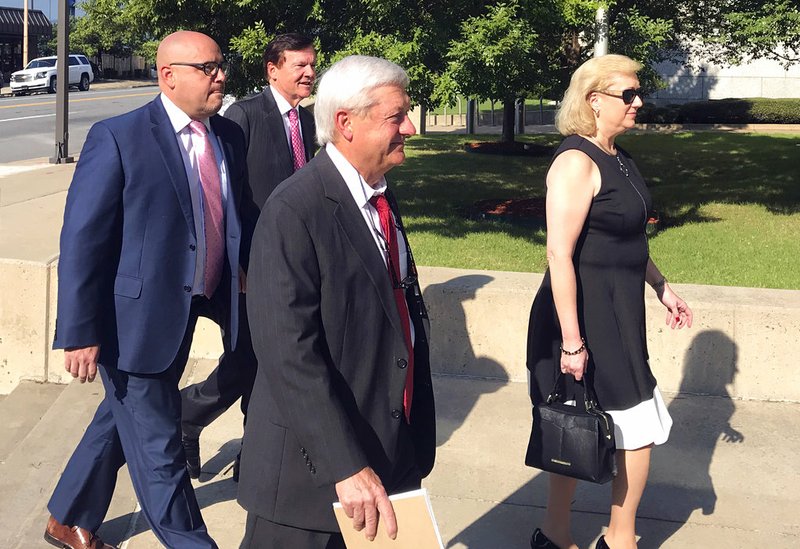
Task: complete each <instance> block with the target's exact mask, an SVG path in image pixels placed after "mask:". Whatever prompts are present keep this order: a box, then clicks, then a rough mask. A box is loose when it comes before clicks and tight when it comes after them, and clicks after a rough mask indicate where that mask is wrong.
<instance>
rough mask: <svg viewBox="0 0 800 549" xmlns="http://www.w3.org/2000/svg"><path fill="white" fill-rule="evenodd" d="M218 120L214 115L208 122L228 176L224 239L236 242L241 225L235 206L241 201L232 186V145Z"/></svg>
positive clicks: (233, 154) (237, 189) (234, 157)
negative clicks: (232, 239) (220, 150)
mask: <svg viewBox="0 0 800 549" xmlns="http://www.w3.org/2000/svg"><path fill="white" fill-rule="evenodd" d="M218 118H219V117H218V115H214V116H212V117H211V119H210V122H211V127H212V128H213V129H214V134H215V135H216V137H217V142H218V143H219V145H220V149H222V154H223V155H224V156H225V169H226V172H227V174H228V177H227V184H228V200H227V207H226V208H225V235H226V238H235V239H236V240H237V241H238V238H239V236H238V235H239V228H240V226H241V224H240V221H239V214H238V211H237V205H238V204H239V202H240V200H241V197H240V194H241V189H240V188H239V187H238V186H237V185H234V184H233V177H234V173H233V168H234V167H235V165H236V164H235V163H236V155H235V152H234V150H233V144H232V143H231V141H230V140H229V139H228V138H227V137H228V136H227V135H226V133H225V131H224V129H223V128H222V127H221V125H220V124H219V123H218V122H217V119H218Z"/></svg>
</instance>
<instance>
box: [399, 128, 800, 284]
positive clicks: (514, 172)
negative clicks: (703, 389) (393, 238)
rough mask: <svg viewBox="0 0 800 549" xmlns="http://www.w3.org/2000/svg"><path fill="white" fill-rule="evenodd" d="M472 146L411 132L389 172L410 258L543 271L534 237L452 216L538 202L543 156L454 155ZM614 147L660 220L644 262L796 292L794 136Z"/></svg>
mask: <svg viewBox="0 0 800 549" xmlns="http://www.w3.org/2000/svg"><path fill="white" fill-rule="evenodd" d="M475 139H476V137H475V136H464V135H436V136H416V137H414V138H412V139H411V140H409V142H408V144H407V147H406V151H407V155H408V158H407V160H406V163H405V164H404V165H403V166H401V167H399V168H396V169H395V170H393V171H392V172H391V174H390V175H389V178H390V180H391V184H392V185H393V187H394V188H395V189H396V194H397V196H398V198H399V200H400V202H401V204H402V211H403V212H404V216H405V219H406V226H407V227H408V230H409V239H410V240H411V243H412V246H413V247H414V251H415V256H416V260H417V262H418V263H419V264H420V265H436V266H447V267H458V268H472V269H493V270H506V271H533V272H542V271H544V269H545V267H546V264H545V249H544V242H545V233H544V231H543V230H541V229H535V228H530V227H524V226H512V225H509V224H508V223H504V222H500V221H476V220H470V219H467V217H466V216H465V215H464V214H463V213H462V212H463V211H464V210H465V209H466V208H468V207H469V206H470V205H472V204H473V203H474V202H475V201H477V200H480V199H485V198H513V197H529V196H543V195H544V175H545V172H546V170H547V166H548V164H549V161H550V159H549V158H544V157H543V158H523V157H504V156H489V155H478V154H468V153H466V152H464V150H463V144H464V143H465V142H467V141H474V140H475ZM480 139H481V140H487V139H492V137H490V136H483V135H482V136H480ZM521 139H523V140H525V141H534V142H537V143H545V144H554V145H555V144H557V143H558V142H559V141H560V137H559V136H543V135H537V136H523V137H522V138H521ZM619 143H620V144H621V145H622V146H623V147H625V148H626V149H627V150H628V151H629V152H630V153H631V154H632V155H633V157H634V158H635V159H636V161H637V164H638V166H639V168H640V170H641V171H642V173H643V174H644V176H645V178H646V180H647V182H648V185H649V186H650V189H651V191H652V193H653V198H654V205H655V207H656V209H657V210H658V211H659V212H660V214H661V218H662V220H661V225H662V228H661V230H660V231H659V232H658V234H657V235H656V236H654V237H653V238H652V239H651V242H650V246H651V254H652V256H653V258H654V259H655V260H656V262H657V264H658V265H659V266H660V267H661V269H662V271H663V272H664V273H665V274H666V276H667V277H668V278H669V279H670V280H672V281H675V282H685V283H696V284H715V285H726V286H750V287H765V288H791V289H800V238H798V235H800V136H790V135H763V134H725V133H681V134H671V135H667V134H639V135H626V136H623V137H621V138H620V139H619Z"/></svg>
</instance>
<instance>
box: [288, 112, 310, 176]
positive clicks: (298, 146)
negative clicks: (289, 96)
mask: <svg viewBox="0 0 800 549" xmlns="http://www.w3.org/2000/svg"><path fill="white" fill-rule="evenodd" d="M289 135H290V137H291V138H292V154H293V155H294V171H297V170H299V169H300V168H302V167H303V166H305V165H306V148H305V147H304V146H303V139H302V138H301V137H300V121H299V120H298V118H297V109H289Z"/></svg>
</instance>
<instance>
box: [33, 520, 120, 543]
mask: <svg viewBox="0 0 800 549" xmlns="http://www.w3.org/2000/svg"><path fill="white" fill-rule="evenodd" d="M44 539H45V541H46V542H47V543H49V544H51V545H55V546H56V547H61V549H116V548H115V547H114V546H112V545H108V544H106V543H103V540H101V539H100V538H98V537H97V536H95V535H94V534H92V533H91V532H90V531H89V530H86V529H85V528H79V527H77V526H64V525H63V524H61V523H60V522H58V521H57V520H56V519H55V518H53V517H52V516H51V517H50V520H48V521H47V528H46V529H45V531H44Z"/></svg>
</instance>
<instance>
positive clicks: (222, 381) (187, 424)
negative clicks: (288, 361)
mask: <svg viewBox="0 0 800 549" xmlns="http://www.w3.org/2000/svg"><path fill="white" fill-rule="evenodd" d="M256 370H257V360H256V355H255V353H254V352H253V343H252V341H251V339H250V325H249V323H248V321H247V306H246V296H245V294H240V295H239V337H238V341H237V343H236V348H235V349H234V350H233V351H230V350H229V349H228V348H226V350H225V353H224V354H223V355H222V356H221V357H220V359H219V364H217V367H216V368H215V369H214V371H213V372H211V374H209V376H208V377H207V378H206V379H205V380H204V381H201V382H199V383H195V384H193V385H189V386H188V387H185V388H184V389H182V390H181V404H182V406H181V408H182V409H181V428H182V430H183V433H184V434H185V435H187V436H189V437H193V438H198V437H199V436H200V432H201V431H202V430H203V429H204V428H205V427H207V426H208V425H210V424H211V423H212V422H213V421H214V420H215V419H217V418H218V417H219V416H221V415H222V414H223V413H224V412H225V411H226V410H227V409H228V408H230V406H231V405H232V404H233V403H234V402H236V401H237V400H238V399H239V398H240V397H241V399H242V414H244V417H245V421H246V420H247V405H248V404H249V402H250V393H251V391H252V389H253V382H254V381H255V378H256Z"/></svg>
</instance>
